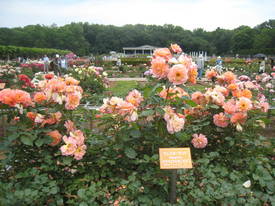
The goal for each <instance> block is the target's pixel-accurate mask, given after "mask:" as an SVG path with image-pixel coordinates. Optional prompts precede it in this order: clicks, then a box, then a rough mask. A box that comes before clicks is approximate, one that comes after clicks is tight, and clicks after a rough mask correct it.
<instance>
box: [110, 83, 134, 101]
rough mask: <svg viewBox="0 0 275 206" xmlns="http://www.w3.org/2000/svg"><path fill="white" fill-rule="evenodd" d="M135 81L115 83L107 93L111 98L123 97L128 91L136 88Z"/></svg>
mask: <svg viewBox="0 0 275 206" xmlns="http://www.w3.org/2000/svg"><path fill="white" fill-rule="evenodd" d="M138 85H139V84H138V82H137V81H117V82H114V83H113V85H112V87H110V88H108V90H107V91H109V92H111V93H112V96H119V97H125V96H126V95H127V94H128V92H129V91H131V90H133V89H135V88H138Z"/></svg>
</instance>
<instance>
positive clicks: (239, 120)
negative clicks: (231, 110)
mask: <svg viewBox="0 0 275 206" xmlns="http://www.w3.org/2000/svg"><path fill="white" fill-rule="evenodd" d="M246 118H247V114H246V113H243V112H237V113H235V114H233V115H232V117H231V118H230V121H231V122H232V123H233V124H244V123H245V121H246Z"/></svg>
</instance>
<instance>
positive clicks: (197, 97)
mask: <svg viewBox="0 0 275 206" xmlns="http://www.w3.org/2000/svg"><path fill="white" fill-rule="evenodd" d="M191 98H192V101H194V102H195V103H196V104H200V105H205V104H206V103H207V100H206V98H205V96H204V95H203V93H201V92H194V93H193V94H192V96H191Z"/></svg>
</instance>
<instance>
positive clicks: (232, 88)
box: [227, 83, 239, 91]
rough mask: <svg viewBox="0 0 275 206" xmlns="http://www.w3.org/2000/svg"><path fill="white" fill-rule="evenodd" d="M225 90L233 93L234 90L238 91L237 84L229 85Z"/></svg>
mask: <svg viewBox="0 0 275 206" xmlns="http://www.w3.org/2000/svg"><path fill="white" fill-rule="evenodd" d="M227 89H229V90H231V91H235V90H238V89H239V87H238V85H237V84H235V83H232V84H229V85H228V86H227Z"/></svg>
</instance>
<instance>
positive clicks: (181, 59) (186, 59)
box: [178, 54, 193, 69]
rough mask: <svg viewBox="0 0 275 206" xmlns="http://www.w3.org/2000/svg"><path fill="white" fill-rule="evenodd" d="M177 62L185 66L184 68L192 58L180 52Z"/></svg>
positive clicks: (188, 66) (188, 65) (190, 62)
mask: <svg viewBox="0 0 275 206" xmlns="http://www.w3.org/2000/svg"><path fill="white" fill-rule="evenodd" d="M178 62H179V63H180V64H182V65H183V66H185V67H186V68H188V69H189V68H190V67H191V66H192V64H193V62H192V58H191V57H190V56H187V55H186V54H182V55H180V56H179V58H178Z"/></svg>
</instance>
